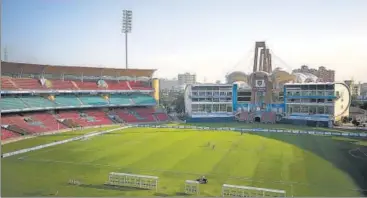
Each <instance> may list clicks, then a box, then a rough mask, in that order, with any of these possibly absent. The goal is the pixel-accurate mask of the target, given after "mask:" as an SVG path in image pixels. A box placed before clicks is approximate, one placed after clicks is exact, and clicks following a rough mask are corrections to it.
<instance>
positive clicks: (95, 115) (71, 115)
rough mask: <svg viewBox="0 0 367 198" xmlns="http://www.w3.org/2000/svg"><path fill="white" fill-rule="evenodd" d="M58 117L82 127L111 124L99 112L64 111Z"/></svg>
mask: <svg viewBox="0 0 367 198" xmlns="http://www.w3.org/2000/svg"><path fill="white" fill-rule="evenodd" d="M58 117H59V118H60V119H70V120H73V121H74V122H76V123H77V124H78V125H80V126H82V127H87V126H98V125H106V124H113V122H112V121H111V120H110V119H109V118H108V117H107V115H106V114H105V113H104V112H102V111H100V110H86V111H84V112H78V111H66V112H61V113H59V114H58Z"/></svg>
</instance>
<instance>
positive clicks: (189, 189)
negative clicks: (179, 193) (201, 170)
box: [185, 180, 200, 195]
mask: <svg viewBox="0 0 367 198" xmlns="http://www.w3.org/2000/svg"><path fill="white" fill-rule="evenodd" d="M199 186H200V183H199V182H198V181H193V180H186V181H185V193H186V194H197V195H199V194H200V189H199Z"/></svg>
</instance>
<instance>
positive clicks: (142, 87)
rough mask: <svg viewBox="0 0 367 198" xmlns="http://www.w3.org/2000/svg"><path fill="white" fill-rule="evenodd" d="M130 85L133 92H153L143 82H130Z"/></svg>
mask: <svg viewBox="0 0 367 198" xmlns="http://www.w3.org/2000/svg"><path fill="white" fill-rule="evenodd" d="M128 84H129V85H130V87H131V89H132V90H151V89H152V88H151V87H148V86H146V85H144V84H143V82H141V81H129V82H128Z"/></svg>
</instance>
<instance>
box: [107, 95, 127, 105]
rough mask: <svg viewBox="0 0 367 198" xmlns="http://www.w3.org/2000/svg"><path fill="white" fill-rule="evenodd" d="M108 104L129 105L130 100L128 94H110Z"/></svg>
mask: <svg viewBox="0 0 367 198" xmlns="http://www.w3.org/2000/svg"><path fill="white" fill-rule="evenodd" d="M110 104H115V105H131V104H132V102H131V100H130V98H129V97H128V96H124V95H111V96H110Z"/></svg>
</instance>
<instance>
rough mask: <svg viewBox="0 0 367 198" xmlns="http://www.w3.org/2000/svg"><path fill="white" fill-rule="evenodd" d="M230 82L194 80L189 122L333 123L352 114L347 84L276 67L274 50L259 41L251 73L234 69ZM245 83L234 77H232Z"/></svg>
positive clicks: (188, 96) (187, 105) (189, 97)
mask: <svg viewBox="0 0 367 198" xmlns="http://www.w3.org/2000/svg"><path fill="white" fill-rule="evenodd" d="M227 78H228V79H229V80H227V81H228V82H231V83H228V84H194V85H188V86H187V87H186V91H185V108H186V113H187V114H188V119H187V121H195V122H201V121H205V122H207V121H213V122H218V121H228V120H238V121H240V122H247V123H253V122H262V123H276V122H282V123H293V124H304V125H309V126H324V127H331V126H332V125H333V123H335V122H338V121H340V120H341V119H342V118H343V117H348V116H349V107H350V104H351V93H350V90H349V88H348V86H347V85H345V84H344V83H338V82H323V81H322V80H319V79H318V77H316V76H315V75H313V74H310V73H301V72H298V71H297V72H295V73H288V72H287V71H285V70H284V69H282V68H279V67H276V68H275V69H273V64H272V56H271V51H270V50H269V49H268V48H267V46H266V44H265V42H256V44H255V54H254V65H253V71H252V73H251V74H249V75H246V74H244V73H243V72H234V73H232V74H231V75H230V76H227ZM237 79H238V80H240V81H241V82H232V81H234V80H237Z"/></svg>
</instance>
